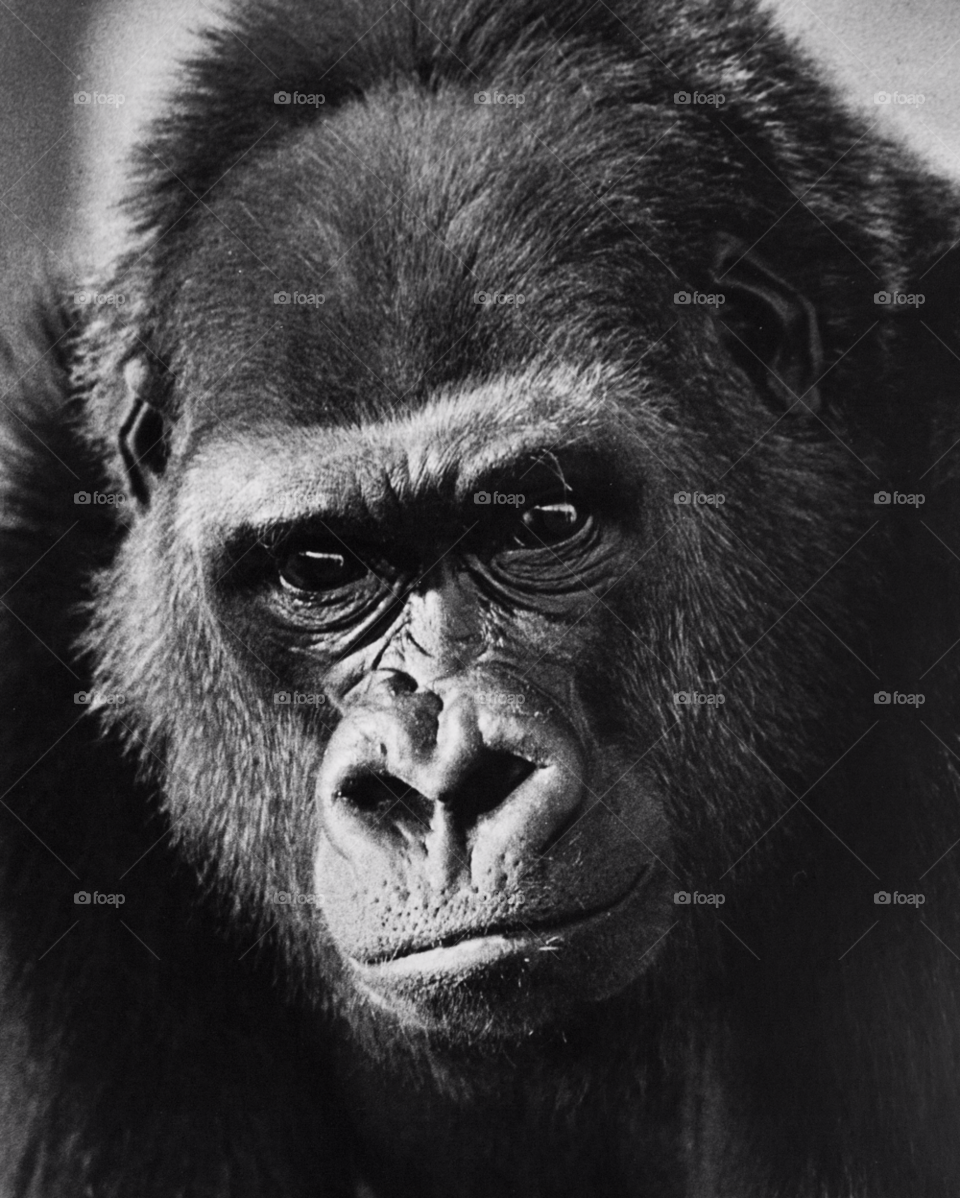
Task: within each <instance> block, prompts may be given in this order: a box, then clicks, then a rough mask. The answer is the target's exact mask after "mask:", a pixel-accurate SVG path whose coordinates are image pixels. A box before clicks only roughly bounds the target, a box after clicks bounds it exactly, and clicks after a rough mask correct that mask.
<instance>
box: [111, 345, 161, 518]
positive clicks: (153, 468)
mask: <svg viewBox="0 0 960 1198" xmlns="http://www.w3.org/2000/svg"><path fill="white" fill-rule="evenodd" d="M148 379H149V370H148V368H147V365H146V363H145V362H144V361H143V360H142V359H141V358H133V359H131V361H129V362H128V363H127V364H126V366H125V367H124V369H123V385H124V390H125V392H126V400H125V402H126V413H127V414H126V416H125V417H124V420H123V424H122V425H121V426H120V457H121V458H122V459H123V465H124V469H125V470H126V474H127V485H128V486H129V488H130V492H131V494H132V495H133V497H134V498H135V499H136V501H137V502H138V503H139V504H141V506H143V507H146V506H147V505H148V504H149V502H150V489H151V487H152V485H153V483H154V482H155V481H156V479H157V478H159V477H160V475H161V474H162V473H163V471H164V467H165V466H166V464H167V452H168V438H167V424H166V421H165V420H164V418H163V415H162V414H161V412H160V411H159V409H158V408H155V407H153V406H152V405H151V404H150V403H148V402H147V400H146V399H145V397H144V393H145V392H146V391H147V389H148Z"/></svg>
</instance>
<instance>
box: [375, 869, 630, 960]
mask: <svg viewBox="0 0 960 1198" xmlns="http://www.w3.org/2000/svg"><path fill="white" fill-rule="evenodd" d="M648 873H649V870H647V869H643V870H641V872H640V874H639V875H638V876H637V877H636V878H635V879H634V880H633V882H631V884H630V886H629V888H628V889H627V890H626V892H625V893H624V894H622V895H621V896H620V897H619V898H617V899H614V901H613V902H612V903H611V904H610V905H609V906H608V907H604V908H603V909H602V910H600V911H594V912H592V913H591V914H589V915H584V916H578V917H575V918H573V919H570V920H567V921H566V922H561V923H557V924H554V925H553V926H551V927H545V928H540V929H537V930H536V931H530V932H522V933H518V934H517V935H515V936H510V935H502V934H499V935H492V936H472V937H470V939H468V940H458V941H457V942H456V944H450V945H444V946H441V947H439V948H428V949H425V950H424V951H423V952H414V953H407V954H405V955H404V956H402V957H393V958H392V959H390V960H384V961H376V962H364V961H357V960H356V959H353V961H352V962H351V963H352V965H353V967H354V968H355V969H356V970H357V971H358V972H359V973H360V974H361V976H363V975H366V976H367V977H372V976H374V975H376V976H377V977H379V978H389V977H399V976H400V975H403V976H407V977H409V976H415V975H418V974H419V975H423V976H426V975H429V974H432V973H466V972H468V971H470V970H473V969H482V968H483V967H484V966H489V965H493V964H496V963H497V962H498V961H503V960H505V959H506V958H509V957H533V956H535V955H537V954H539V953H544V954H547V955H549V954H551V953H553V952H554V951H556V950H557V949H559V948H561V947H563V942H564V940H565V939H566V937H567V936H568V935H570V934H575V933H578V932H582V931H583V930H584V929H588V928H591V927H595V926H598V925H599V924H600V923H602V922H603V921H604V920H606V919H609V918H610V916H612V915H614V914H615V913H616V912H617V911H618V910H620V909H621V908H622V907H624V906H625V905H626V904H627V903H628V902H629V901H630V899H631V898H633V896H634V895H635V894H636V892H637V890H638V889H639V887H640V883H641V882H642V881H643V880H644V878H645V877H646V876H647V875H648Z"/></svg>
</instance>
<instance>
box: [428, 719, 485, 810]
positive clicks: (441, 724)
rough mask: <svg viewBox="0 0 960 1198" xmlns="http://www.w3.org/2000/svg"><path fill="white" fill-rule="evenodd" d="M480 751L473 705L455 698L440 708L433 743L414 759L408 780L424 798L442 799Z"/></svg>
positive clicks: (467, 772) (480, 746) (460, 780)
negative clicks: (412, 773)
mask: <svg viewBox="0 0 960 1198" xmlns="http://www.w3.org/2000/svg"><path fill="white" fill-rule="evenodd" d="M483 751H484V743H483V736H482V734H481V731H480V723H479V720H478V719H477V712H476V709H475V707H474V705H473V703H472V702H470V701H469V699H466V698H458V699H456V700H454V701H453V702H452V703H448V704H446V705H445V706H444V707H443V709H442V711H441V712H440V715H439V718H438V720H437V722H436V725H435V737H434V741H433V744H432V745H431V746H430V748H429V751H428V752H426V753H423V754H421V756H420V757H419V759H418V760H417V762H416V763H415V767H414V772H415V775H416V777H415V778H411V779H410V784H411V785H412V786H415V787H416V788H417V790H419V791H420V793H421V794H422V795H424V796H425V797H426V798H428V799H432V800H433V801H434V802H443V801H444V800H445V798H446V797H448V796H449V795H451V794H453V793H455V792H456V790H457V789H458V788H459V786H460V785H461V784H462V783H463V781H464V779H465V778H466V777H467V775H469V773H470V772H471V770H472V769H473V767H474V763H475V762H476V760H477V758H478V757H479V756H480V755H481V754H482V753H483Z"/></svg>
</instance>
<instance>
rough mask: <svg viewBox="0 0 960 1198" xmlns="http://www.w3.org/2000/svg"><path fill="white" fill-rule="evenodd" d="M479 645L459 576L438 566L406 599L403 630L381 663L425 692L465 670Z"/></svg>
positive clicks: (475, 617) (475, 613)
mask: <svg viewBox="0 0 960 1198" xmlns="http://www.w3.org/2000/svg"><path fill="white" fill-rule="evenodd" d="M481 641H482V629H481V621H480V612H479V609H478V605H477V602H476V600H475V598H474V597H473V596H472V595H471V594H469V592H468V590H467V588H466V587H465V586H464V583H463V579H462V576H461V575H460V574H459V572H457V571H454V570H453V569H452V568H451V567H450V565H449V563H447V562H443V563H441V564H440V565H438V566H437V567H436V568H435V569H434V570H433V571H431V574H430V575H429V576H428V577H427V579H426V580H425V581H424V583H423V584H422V586H421V588H419V589H418V590H416V591H414V592H413V594H412V595H410V597H409V599H408V600H407V613H406V619H405V621H404V624H403V628H402V630H401V632H400V634H399V635H398V637H397V638H396V640H395V641H394V642H393V643H392V644H391V645H390V646H389V647H388V648H387V650H386V652H385V653H384V655H383V658H382V661H381V664H382V665H383V666H385V667H387V668H393V669H397V670H402V671H404V672H406V673H407V674H409V675H410V676H411V677H413V678H414V679H415V680H416V682H417V684H418V685H419V686H422V687H425V688H427V689H429V688H430V687H431V686H432V685H433V683H434V681H435V680H436V679H438V678H442V677H445V676H448V675H450V674H455V673H460V672H463V671H465V670H466V669H467V668H469V666H470V664H471V663H472V661H473V660H474V659H475V658H476V656H477V655H478V653H479V649H480V644H481Z"/></svg>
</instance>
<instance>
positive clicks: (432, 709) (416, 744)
mask: <svg viewBox="0 0 960 1198" xmlns="http://www.w3.org/2000/svg"><path fill="white" fill-rule="evenodd" d="M582 776H583V763H582V762H581V761H580V760H579V753H578V752H576V751H575V750H574V748H573V746H572V743H571V737H570V733H569V731H568V730H566V729H560V728H559V727H553V726H552V725H551V721H549V720H547V721H544V720H536V719H531V718H530V717H529V716H520V715H517V714H515V713H501V712H490V711H487V710H485V709H484V708H483V707H478V706H477V705H476V704H475V703H474V702H473V700H472V699H470V698H469V697H467V698H463V699H460V700H457V699H454V700H453V701H451V702H446V703H444V702H442V701H441V700H440V699H439V698H438V697H437V696H435V695H433V694H431V693H430V692H418V693H416V694H394V695H393V696H392V697H391V700H390V703H389V704H384V705H381V704H376V705H370V704H364V705H363V706H361V707H360V708H358V709H356V710H353V711H350V710H348V711H347V712H346V713H345V714H344V718H343V719H342V720H341V722H340V724H339V725H338V726H337V728H336V730H335V731H334V733H333V735H332V737H331V739H330V742H329V744H328V746H327V751H326V753H325V755H324V760H323V765H322V767H321V771H320V777H319V779H318V789H317V797H318V800H319V804H320V810H321V814H322V818H323V822H324V826H325V829H326V832H327V835H328V836H329V837H330V840H331V842H332V845H333V847H335V848H336V849H337V851H338V852H339V853H340V854H341V855H342V856H344V857H347V858H348V859H351V860H352V861H353V862H354V864H355V865H361V864H367V863H369V864H373V862H372V859H371V858H372V856H378V855H379V854H380V853H381V852H384V853H388V852H390V851H391V849H390V845H391V844H392V845H393V849H392V852H393V854H394V856H396V851H397V849H398V848H400V846H401V845H402V855H403V857H404V859H406V860H409V859H410V858H411V856H413V857H416V856H418V855H420V856H425V857H426V859H427V860H426V861H425V862H424V861H421V862H420V869H423V870H424V871H425V873H424V874H423V875H421V876H422V877H425V878H427V879H429V882H430V884H431V885H432V886H445V885H450V884H452V883H453V881H454V879H455V878H457V877H459V876H462V875H463V874H464V873H469V874H472V875H473V878H474V881H478V880H479V878H480V875H484V874H488V873H489V871H491V870H492V871H494V872H495V873H497V874H500V873H501V872H502V870H503V868H504V863H505V862H506V861H507V860H508V859H510V860H527V861H528V862H529V860H530V859H531V857H530V854H533V856H534V857H535V856H536V855H537V854H541V853H543V852H546V851H547V850H548V849H549V848H550V847H551V845H552V844H553V843H555V841H556V840H557V839H558V837H559V836H560V835H561V834H562V831H563V829H564V828H565V827H567V826H569V822H570V820H571V819H572V818H573V817H574V815H575V813H576V812H577V811H578V810H579V807H580V805H581V802H582V798H583V785H582V783H581V782H580V778H581V777H582ZM381 864H383V863H381ZM394 864H396V862H395V861H394ZM412 864H413V862H412V861H411V865H412Z"/></svg>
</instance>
